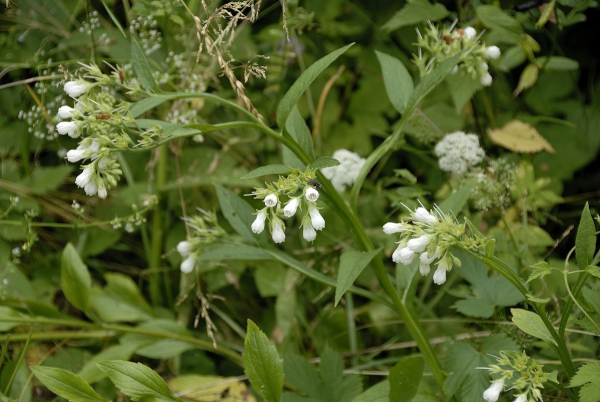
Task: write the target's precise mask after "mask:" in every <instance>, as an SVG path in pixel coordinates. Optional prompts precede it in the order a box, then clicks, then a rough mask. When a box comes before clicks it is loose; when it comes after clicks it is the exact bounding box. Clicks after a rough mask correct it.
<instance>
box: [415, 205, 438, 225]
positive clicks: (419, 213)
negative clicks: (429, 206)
mask: <svg viewBox="0 0 600 402" xmlns="http://www.w3.org/2000/svg"><path fill="white" fill-rule="evenodd" d="M413 216H414V218H415V219H416V220H418V221H421V222H424V223H434V222H437V218H436V217H435V216H433V215H431V214H430V213H429V212H428V211H427V210H426V209H425V208H423V207H419V208H417V209H416V210H415V213H414V214H413Z"/></svg>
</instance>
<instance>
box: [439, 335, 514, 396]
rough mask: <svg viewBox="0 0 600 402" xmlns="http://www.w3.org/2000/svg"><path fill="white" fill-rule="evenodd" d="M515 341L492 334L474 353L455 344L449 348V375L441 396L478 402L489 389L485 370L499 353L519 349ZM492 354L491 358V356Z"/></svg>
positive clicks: (473, 350)
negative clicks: (483, 368) (482, 368)
mask: <svg viewBox="0 0 600 402" xmlns="http://www.w3.org/2000/svg"><path fill="white" fill-rule="evenodd" d="M518 349H519V347H518V346H517V344H516V343H514V341H512V340H511V339H508V338H507V337H505V336H504V335H496V334H494V335H491V336H489V337H487V338H485V340H483V342H482V343H481V348H480V350H475V348H473V346H471V345H469V344H467V343H460V342H456V343H454V344H451V345H449V347H448V352H447V358H446V360H445V362H444V363H445V364H444V366H445V369H446V371H447V372H448V373H449V375H448V377H447V378H446V380H445V381H444V394H445V397H446V398H447V400H449V399H450V398H451V397H452V396H454V395H456V398H455V399H456V400H458V401H480V400H482V397H481V395H483V391H484V390H485V389H486V388H488V387H489V386H490V377H489V373H488V371H487V370H478V369H477V367H486V366H488V365H490V364H492V363H495V362H496V358H495V357H493V356H498V353H499V352H500V351H501V350H518ZM490 355H493V356H490Z"/></svg>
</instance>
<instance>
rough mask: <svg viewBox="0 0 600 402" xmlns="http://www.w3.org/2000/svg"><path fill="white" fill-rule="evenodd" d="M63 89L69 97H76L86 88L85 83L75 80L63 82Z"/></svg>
mask: <svg viewBox="0 0 600 402" xmlns="http://www.w3.org/2000/svg"><path fill="white" fill-rule="evenodd" d="M64 90H65V92H66V93H67V95H69V96H70V97H71V98H78V97H80V96H81V95H83V93H84V92H85V91H86V90H87V85H85V84H83V83H78V82H76V81H69V82H67V83H65V86H64Z"/></svg>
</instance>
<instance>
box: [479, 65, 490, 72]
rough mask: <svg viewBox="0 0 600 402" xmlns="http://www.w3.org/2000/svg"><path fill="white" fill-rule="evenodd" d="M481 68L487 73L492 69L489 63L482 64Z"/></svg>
mask: <svg viewBox="0 0 600 402" xmlns="http://www.w3.org/2000/svg"><path fill="white" fill-rule="evenodd" d="M481 68H483V69H484V70H485V71H487V70H489V69H490V67H489V66H488V64H487V63H481Z"/></svg>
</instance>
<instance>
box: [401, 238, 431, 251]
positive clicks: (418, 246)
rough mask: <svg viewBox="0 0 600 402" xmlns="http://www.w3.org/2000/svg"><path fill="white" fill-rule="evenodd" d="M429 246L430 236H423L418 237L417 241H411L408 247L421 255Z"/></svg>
mask: <svg viewBox="0 0 600 402" xmlns="http://www.w3.org/2000/svg"><path fill="white" fill-rule="evenodd" d="M428 244H429V236H427V235H423V236H419V237H417V238H416V239H410V240H409V241H408V244H407V245H406V246H407V247H408V248H409V249H411V250H412V251H414V252H415V253H420V252H422V251H423V250H425V248H426V247H427V245H428Z"/></svg>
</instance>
